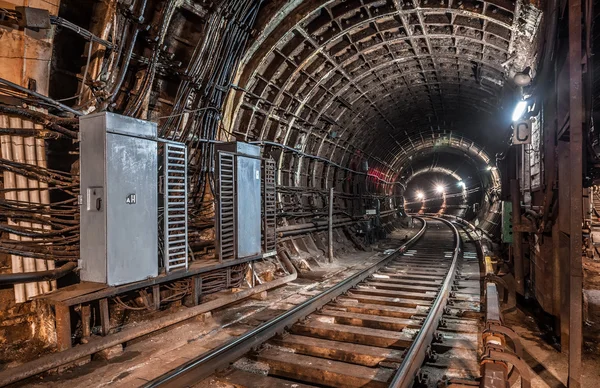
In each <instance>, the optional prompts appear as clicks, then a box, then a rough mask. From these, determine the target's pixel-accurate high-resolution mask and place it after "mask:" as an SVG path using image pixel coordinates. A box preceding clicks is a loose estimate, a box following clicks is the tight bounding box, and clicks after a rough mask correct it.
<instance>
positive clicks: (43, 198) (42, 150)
mask: <svg viewBox="0 0 600 388" xmlns="http://www.w3.org/2000/svg"><path fill="white" fill-rule="evenodd" d="M40 127H41V125H39V124H36V128H39V129H41V128H40ZM35 155H36V159H37V165H38V166H40V167H42V168H46V167H48V162H47V160H46V144H45V142H44V139H35ZM39 187H40V202H41V203H42V204H44V205H47V207H46V208H47V209H49V208H50V206H49V205H50V192H49V191H48V183H46V182H42V181H40V182H39ZM48 217H50V215H48ZM43 229H44V230H45V231H49V230H50V229H51V228H50V225H45V224H44V226H43ZM47 266H48V269H49V270H51V269H54V268H56V267H55V263H54V261H53V260H48V263H47ZM50 289H51V290H55V289H56V280H51V281H50Z"/></svg>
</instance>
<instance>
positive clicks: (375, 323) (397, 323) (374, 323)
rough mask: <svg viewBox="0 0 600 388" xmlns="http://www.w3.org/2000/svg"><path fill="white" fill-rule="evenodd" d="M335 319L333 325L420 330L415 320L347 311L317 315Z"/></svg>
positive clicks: (324, 310)
mask: <svg viewBox="0 0 600 388" xmlns="http://www.w3.org/2000/svg"><path fill="white" fill-rule="evenodd" d="M317 314H318V315H326V316H328V317H333V318H335V323H340V324H342V325H352V326H362V327H370V328H373V329H382V330H396V331H401V330H402V329H404V328H406V327H411V328H420V327H421V321H420V320H416V319H406V318H395V317H384V316H379V315H372V314H360V313H353V312H348V311H338V310H331V309H327V308H326V309H323V310H321V311H319V312H318V313H317Z"/></svg>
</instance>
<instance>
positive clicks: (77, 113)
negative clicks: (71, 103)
mask: <svg viewBox="0 0 600 388" xmlns="http://www.w3.org/2000/svg"><path fill="white" fill-rule="evenodd" d="M0 84H4V85H6V86H10V87H11V88H13V89H16V90H18V91H20V92H23V93H25V94H29V95H30V96H34V97H37V98H39V99H40V100H42V101H44V102H45V103H47V104H49V105H51V106H54V107H56V108H59V109H62V110H64V111H67V112H71V113H73V114H74V115H75V116H81V115H83V113H81V112H80V111H78V110H75V109H72V108H69V107H68V106H66V105H63V104H61V103H60V102H58V101H55V100H53V99H51V98H50V97H47V96H44V95H43V94H40V93H37V92H34V91H33V90H29V89H27V88H24V87H23V86H20V85H17V84H15V83H13V82H10V81H9V80H7V79H4V78H0Z"/></svg>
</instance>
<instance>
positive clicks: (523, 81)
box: [513, 67, 531, 87]
mask: <svg viewBox="0 0 600 388" xmlns="http://www.w3.org/2000/svg"><path fill="white" fill-rule="evenodd" d="M513 80H514V81H515V84H516V85H517V86H521V87H523V86H527V85H529V84H530V83H531V68H530V67H526V68H525V69H523V71H520V72H518V73H517V74H515V76H514V77H513Z"/></svg>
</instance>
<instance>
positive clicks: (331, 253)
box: [327, 187, 333, 263]
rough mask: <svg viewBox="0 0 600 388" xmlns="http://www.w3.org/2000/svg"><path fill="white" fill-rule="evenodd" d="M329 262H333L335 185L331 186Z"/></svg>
mask: <svg viewBox="0 0 600 388" xmlns="http://www.w3.org/2000/svg"><path fill="white" fill-rule="evenodd" d="M328 221H329V239H328V240H327V242H328V244H329V262H330V263H333V187H330V188H329V219H328Z"/></svg>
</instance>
